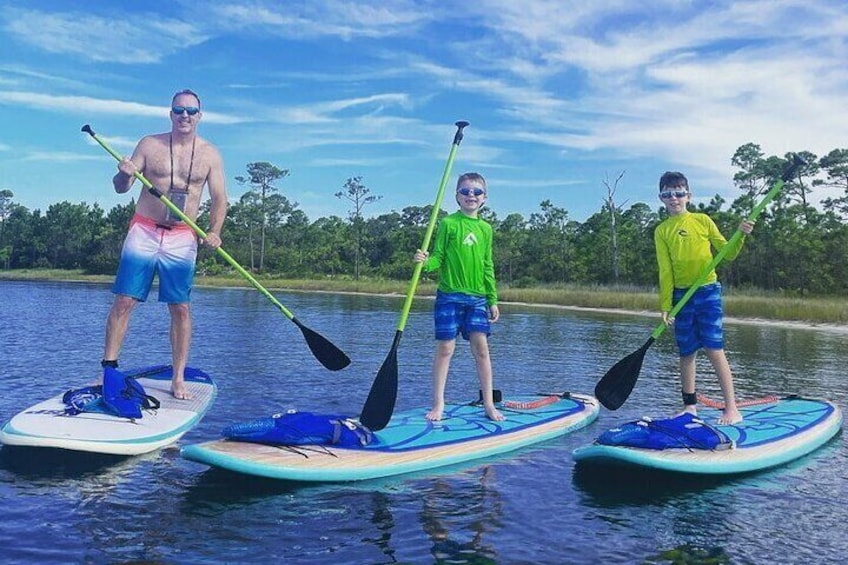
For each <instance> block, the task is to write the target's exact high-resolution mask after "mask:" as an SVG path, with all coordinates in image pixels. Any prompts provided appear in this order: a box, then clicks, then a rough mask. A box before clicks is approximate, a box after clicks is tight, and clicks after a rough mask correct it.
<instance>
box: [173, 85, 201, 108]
mask: <svg viewBox="0 0 848 565" xmlns="http://www.w3.org/2000/svg"><path fill="white" fill-rule="evenodd" d="M180 94H191V95H192V96H194V97H195V98H196V99H197V107H198V108H200V96H198V95H197V93H196V92H195V91H193V90H192V89H190V88H184V89H182V90H180V91H179V92H175V93H174V95H173V96H172V97H171V104H173V103H174V100H176V99H177V96H179V95H180Z"/></svg>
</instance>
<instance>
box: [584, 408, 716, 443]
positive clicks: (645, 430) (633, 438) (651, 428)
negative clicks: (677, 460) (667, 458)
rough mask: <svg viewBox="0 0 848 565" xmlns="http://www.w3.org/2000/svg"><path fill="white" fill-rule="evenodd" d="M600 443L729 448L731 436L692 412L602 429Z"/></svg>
mask: <svg viewBox="0 0 848 565" xmlns="http://www.w3.org/2000/svg"><path fill="white" fill-rule="evenodd" d="M596 442H597V443H599V444H601V445H612V446H625V447H641V448H643V449H660V450H661V449H671V448H687V449H707V450H720V449H729V448H730V447H732V446H733V442H732V441H731V439H730V438H729V437H728V436H727V434H725V433H724V432H723V431H721V430H719V429H717V428H714V427H712V426H710V425H709V424H707V423H706V422H704V421H703V420H701V419H700V418H698V417H697V416H693V415H692V414H689V413H688V412H684V413H683V414H680V415H679V416H675V417H674V418H667V419H664V420H653V419H651V418H642V419H641V420H636V421H635V422H627V423H626V424H623V425H621V426H618V427H617V428H613V429H611V430H607V431H605V432H604V433H602V434H601V435H600V436H599V437H598V439H597V440H596Z"/></svg>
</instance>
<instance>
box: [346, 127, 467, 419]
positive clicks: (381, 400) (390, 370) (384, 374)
mask: <svg viewBox="0 0 848 565" xmlns="http://www.w3.org/2000/svg"><path fill="white" fill-rule="evenodd" d="M467 126H468V122H456V134H455V135H454V136H453V144H452V145H451V149H450V154H449V155H448V161H447V163H446V164H445V172H444V173H443V174H442V182H441V183H440V184H439V191H438V192H437V193H436V202H435V203H434V204H433V211H432V212H431V213H430V222H429V223H428V224H427V231H426V232H425V233H424V242H423V243H422V244H421V249H422V250H423V251H426V250H427V248H428V247H429V246H430V238H431V237H432V236H433V228H434V227H435V226H436V219H437V218H438V217H439V210H440V207H441V205H442V199H443V198H444V196H445V186H446V185H447V183H448V178H449V177H450V171H451V167H452V166H453V159H454V156H455V155H456V150H457V148H458V147H459V144H460V143H461V142H462V130H463V128H465V127H467ZM423 268H424V263H416V264H415V270H414V272H413V274H412V280H411V281H410V283H409V289H408V290H407V292H406V301H405V302H404V303H403V309H402V310H401V313H400V321H399V322H398V325H397V331H396V332H395V338H394V340H393V341H392V347H391V349H389V354H388V355H387V356H386V360H385V361H383V365H382V366H381V367H380V370H379V371H378V372H377V376H376V377H375V378H374V383H373V384H372V385H371V390H370V392H369V393H368V398H367V399H366V400H365V406H363V408H362V414H361V415H360V417H359V421H360V422H362V424H363V425H364V426H366V427H368V428H370V429H371V430H372V431H375V432H376V431H379V430H382V429H383V428H385V427H386V424H388V423H389V420H390V419H391V417H392V412H394V409H395V401H396V400H397V389H398V363H397V349H398V345H399V344H400V338H401V336H402V335H403V329H404V328H405V327H406V320H407V318H408V317H409V309H410V308H411V307H412V298H413V296H415V289H416V288H417V287H418V278H419V277H420V276H421V270H422V269H423Z"/></svg>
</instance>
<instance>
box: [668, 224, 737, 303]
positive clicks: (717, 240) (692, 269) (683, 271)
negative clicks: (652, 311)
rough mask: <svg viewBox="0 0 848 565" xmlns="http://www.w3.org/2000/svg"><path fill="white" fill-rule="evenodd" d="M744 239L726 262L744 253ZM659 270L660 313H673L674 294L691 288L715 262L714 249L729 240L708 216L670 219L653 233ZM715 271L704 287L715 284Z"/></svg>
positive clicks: (719, 248) (728, 255)
mask: <svg viewBox="0 0 848 565" xmlns="http://www.w3.org/2000/svg"><path fill="white" fill-rule="evenodd" d="M744 239H745V238H744V237H743V238H742V239H740V240H739V243H738V244H737V245H736V246H735V249H728V250H727V254H726V255H725V259H727V260H728V261H732V260H733V259H735V258H736V257H737V256H738V255H739V252H740V251H741V250H742V244H743V242H744ZM654 244H655V245H656V249H657V264H658V266H659V286H660V310H661V311H662V312H668V311H670V310H671V307H672V304H671V301H672V291H673V290H674V289H675V288H689V287H690V286H692V285H693V284H695V282H696V281H697V279H698V277H699V276H700V275H701V274H702V271H703V269H704V268H705V267H706V266H707V265H708V264H709V263H710V261H712V259H713V254H712V249H713V248H714V249H716V250H717V251H718V250H721V249H722V248H723V247H724V246H725V245H727V240H726V239H725V238H724V236H723V235H722V234H721V232H720V231H719V230H718V227H717V226H716V225H715V222H713V220H712V218H710V217H709V216H707V215H706V214H701V213H696V212H684V213H683V214H680V215H677V216H670V217H669V218H667V219H666V220H664V221H663V222H662V223H661V224H660V225H658V226H657V228H656V230H655V231H654ZM717 280H718V276H717V275H716V272H715V269H713V270H712V271H710V273H709V274H708V275H707V278H706V280H705V281H704V282H703V284H709V283H713V282H716V281H717Z"/></svg>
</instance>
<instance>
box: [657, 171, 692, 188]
mask: <svg viewBox="0 0 848 565" xmlns="http://www.w3.org/2000/svg"><path fill="white" fill-rule="evenodd" d="M675 186H685V187H686V190H689V181H688V180H687V179H686V175H684V174H683V173H680V172H677V171H666V172H664V173H663V176H661V177H660V192H662V189H664V188H670V187H675Z"/></svg>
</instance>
